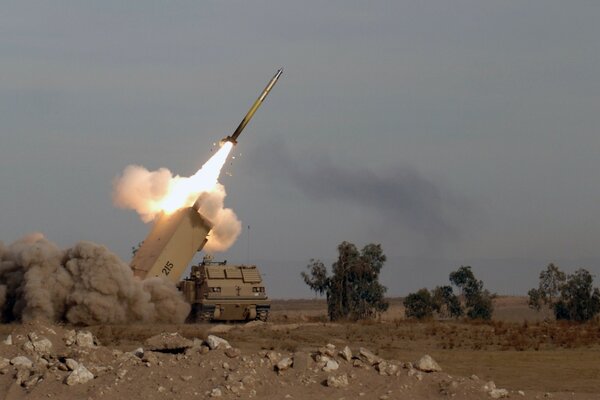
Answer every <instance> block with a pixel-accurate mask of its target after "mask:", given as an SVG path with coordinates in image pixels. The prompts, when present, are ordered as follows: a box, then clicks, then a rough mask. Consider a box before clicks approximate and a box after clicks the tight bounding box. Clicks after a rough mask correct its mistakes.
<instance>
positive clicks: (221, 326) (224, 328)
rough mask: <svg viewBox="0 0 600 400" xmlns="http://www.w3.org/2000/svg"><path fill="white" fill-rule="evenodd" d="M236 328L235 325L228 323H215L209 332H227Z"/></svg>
mask: <svg viewBox="0 0 600 400" xmlns="http://www.w3.org/2000/svg"><path fill="white" fill-rule="evenodd" d="M233 328H234V325H226V324H219V325H213V326H212V327H211V328H210V329H209V330H208V332H209V333H227V332H229V331H230V330H232V329H233Z"/></svg>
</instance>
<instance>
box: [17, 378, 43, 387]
mask: <svg viewBox="0 0 600 400" xmlns="http://www.w3.org/2000/svg"><path fill="white" fill-rule="evenodd" d="M40 380H41V377H40V376H39V375H32V376H31V377H29V379H26V380H25V381H23V382H22V383H21V386H23V387H24V388H25V389H31V388H32V387H34V386H35V385H37V383H38V382H39V381H40Z"/></svg>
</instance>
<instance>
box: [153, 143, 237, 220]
mask: <svg viewBox="0 0 600 400" xmlns="http://www.w3.org/2000/svg"><path fill="white" fill-rule="evenodd" d="M232 148H233V144H232V143H231V142H227V143H223V145H222V146H221V148H220V149H219V150H218V151H217V152H216V153H215V154H214V155H213V156H212V157H211V158H210V159H209V160H208V161H207V162H206V163H205V164H204V165H203V166H202V168H200V169H199V170H198V172H196V173H195V174H194V175H192V176H190V177H189V178H181V177H175V178H174V179H173V181H171V184H170V185H169V186H170V187H169V189H168V193H167V194H166V195H165V197H164V198H163V199H162V200H161V201H160V202H159V203H158V207H159V208H160V210H161V211H164V212H166V213H168V214H170V213H172V212H174V211H177V210H178V209H180V208H182V207H188V206H191V205H192V204H194V202H195V201H196V200H197V199H198V197H199V196H200V195H201V194H202V193H205V192H210V191H211V190H213V189H214V187H215V186H216V184H217V182H218V180H219V175H220V174H221V169H222V168H223V165H225V162H226V161H227V156H228V155H229V153H230V152H231V149H232Z"/></svg>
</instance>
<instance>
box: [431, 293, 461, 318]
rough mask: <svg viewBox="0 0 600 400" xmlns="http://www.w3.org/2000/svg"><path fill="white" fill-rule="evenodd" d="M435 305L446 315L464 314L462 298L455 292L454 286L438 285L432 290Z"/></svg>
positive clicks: (441, 313)
mask: <svg viewBox="0 0 600 400" xmlns="http://www.w3.org/2000/svg"><path fill="white" fill-rule="evenodd" d="M432 299H433V307H434V309H435V311H436V312H437V313H438V314H439V315H440V316H444V317H446V316H447V317H454V318H458V317H460V316H461V315H462V314H463V309H462V306H461V304H460V299H459V298H458V296H456V295H455V294H454V291H453V290H452V286H438V287H436V288H435V289H433V292H432Z"/></svg>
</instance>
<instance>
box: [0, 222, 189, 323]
mask: <svg viewBox="0 0 600 400" xmlns="http://www.w3.org/2000/svg"><path fill="white" fill-rule="evenodd" d="M189 311H190V305H189V304H188V303H187V302H185V300H184V299H183V297H182V295H181V293H180V292H179V291H178V290H177V288H176V287H175V285H174V284H173V283H172V282H169V281H167V280H163V279H159V278H151V279H146V280H143V281H142V280H140V279H138V278H136V277H134V276H133V272H132V271H131V268H130V267H129V266H128V265H127V264H125V263H124V262H123V261H121V260H120V259H119V258H118V257H117V256H116V255H115V254H113V253H111V252H110V251H109V250H108V249H106V248H105V247H104V246H100V245H97V244H94V243H89V242H80V243H77V244H76V245H75V246H73V247H72V248H69V249H66V250H61V249H59V248H58V247H57V246H56V245H55V244H53V243H52V242H50V241H48V240H46V239H45V238H44V237H43V235H41V234H34V235H30V236H28V237H26V238H23V239H21V240H19V241H17V242H15V243H13V244H11V245H10V246H8V247H7V246H4V244H3V243H2V242H0V319H1V320H2V321H3V322H9V321H29V320H33V319H45V320H49V321H55V322H61V321H64V322H69V323H72V324H82V325H93V324H103V323H109V324H110V323H113V324H114V323H129V322H170V323H181V322H183V321H184V320H185V318H186V316H187V315H188V313H189Z"/></svg>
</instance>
